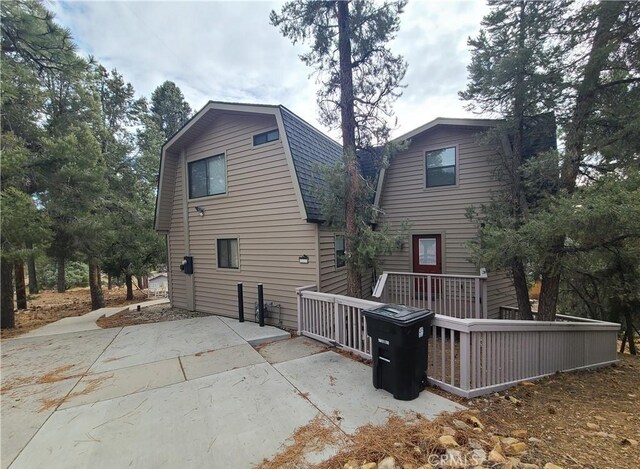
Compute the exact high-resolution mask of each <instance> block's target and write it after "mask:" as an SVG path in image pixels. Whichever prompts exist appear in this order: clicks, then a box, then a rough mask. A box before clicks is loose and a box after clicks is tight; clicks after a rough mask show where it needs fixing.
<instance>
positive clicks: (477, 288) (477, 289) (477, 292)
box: [473, 278, 481, 318]
mask: <svg viewBox="0 0 640 469" xmlns="http://www.w3.org/2000/svg"><path fill="white" fill-rule="evenodd" d="M480 295H481V293H480V279H479V278H477V279H476V281H475V298H476V307H475V311H474V312H473V317H474V318H480V317H481V316H480Z"/></svg>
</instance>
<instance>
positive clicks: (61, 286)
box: [56, 255, 66, 293]
mask: <svg viewBox="0 0 640 469" xmlns="http://www.w3.org/2000/svg"><path fill="white" fill-rule="evenodd" d="M64 263H65V258H64V256H63V255H58V257H57V258H56V265H57V267H58V278H57V281H56V287H57V290H58V293H64V292H65V290H66V286H65V275H64Z"/></svg>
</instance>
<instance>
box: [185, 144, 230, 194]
mask: <svg viewBox="0 0 640 469" xmlns="http://www.w3.org/2000/svg"><path fill="white" fill-rule="evenodd" d="M226 192H227V163H226V160H225V156H224V154H221V155H215V156H211V157H209V158H203V159H201V160H197V161H192V162H191V163H189V198H190V199H197V198H198V197H206V196H208V195H219V194H225V193H226Z"/></svg>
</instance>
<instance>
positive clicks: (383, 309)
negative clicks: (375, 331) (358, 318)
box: [362, 304, 434, 326]
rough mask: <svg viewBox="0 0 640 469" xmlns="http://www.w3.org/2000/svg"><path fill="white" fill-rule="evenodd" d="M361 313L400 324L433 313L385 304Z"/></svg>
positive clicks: (412, 321)
mask: <svg viewBox="0 0 640 469" xmlns="http://www.w3.org/2000/svg"><path fill="white" fill-rule="evenodd" d="M362 314H364V316H365V317H371V318H375V319H378V320H382V321H387V322H391V323H394V324H398V325H400V326H408V325H411V324H413V323H414V322H416V321H419V320H421V319H425V318H427V317H429V316H433V314H434V313H433V312H431V311H429V310H428V309H422V308H413V307H411V306H404V305H391V304H387V305H382V306H378V307H377V308H374V309H368V310H365V311H362Z"/></svg>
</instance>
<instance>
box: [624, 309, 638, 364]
mask: <svg viewBox="0 0 640 469" xmlns="http://www.w3.org/2000/svg"><path fill="white" fill-rule="evenodd" d="M624 322H625V324H626V326H627V330H626V331H625V337H626V339H627V342H629V353H631V355H637V354H638V351H637V350H636V343H635V342H634V340H633V318H632V317H631V311H629V310H628V309H627V310H626V311H625V313H624Z"/></svg>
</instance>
